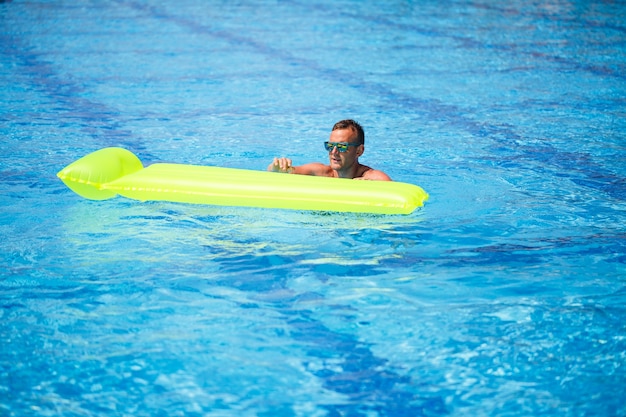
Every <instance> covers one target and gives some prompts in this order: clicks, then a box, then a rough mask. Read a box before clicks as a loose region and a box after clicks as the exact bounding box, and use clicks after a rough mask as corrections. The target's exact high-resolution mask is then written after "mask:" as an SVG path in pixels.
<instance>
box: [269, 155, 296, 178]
mask: <svg viewBox="0 0 626 417" xmlns="http://www.w3.org/2000/svg"><path fill="white" fill-rule="evenodd" d="M267 170H268V171H271V172H285V173H287V174H291V173H292V172H293V170H294V168H293V165H291V159H289V158H284V157H282V158H274V161H272V163H271V164H269V166H268V167H267Z"/></svg>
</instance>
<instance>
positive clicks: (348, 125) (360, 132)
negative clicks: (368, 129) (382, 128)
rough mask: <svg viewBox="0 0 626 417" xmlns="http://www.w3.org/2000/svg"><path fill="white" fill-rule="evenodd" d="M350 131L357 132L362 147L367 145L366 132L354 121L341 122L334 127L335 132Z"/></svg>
mask: <svg viewBox="0 0 626 417" xmlns="http://www.w3.org/2000/svg"><path fill="white" fill-rule="evenodd" d="M341 129H350V130H352V131H353V132H356V135H357V139H358V141H359V143H360V144H361V145H365V132H363V128H362V127H361V125H360V124H358V123H357V122H355V121H354V120H352V119H346V120H340V121H338V122H337V123H335V125H334V126H333V130H341Z"/></svg>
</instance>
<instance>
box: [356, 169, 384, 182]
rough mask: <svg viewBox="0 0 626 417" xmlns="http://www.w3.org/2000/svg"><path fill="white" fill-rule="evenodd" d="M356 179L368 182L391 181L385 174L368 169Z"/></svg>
mask: <svg viewBox="0 0 626 417" xmlns="http://www.w3.org/2000/svg"><path fill="white" fill-rule="evenodd" d="M358 179H362V180H369V181H391V178H390V177H389V175H387V174H385V173H384V172H382V171H378V170H377V169H372V168H369V167H368V169H367V170H366V171H364V172H363V175H361V177H359V178H358Z"/></svg>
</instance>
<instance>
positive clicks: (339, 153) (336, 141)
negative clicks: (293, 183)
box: [267, 120, 391, 181]
mask: <svg viewBox="0 0 626 417" xmlns="http://www.w3.org/2000/svg"><path fill="white" fill-rule="evenodd" d="M324 145H325V147H326V150H327V151H328V156H329V160H330V164H329V165H324V164H322V163H320V162H311V163H308V164H304V165H300V166H293V165H292V164H291V159H289V158H284V157H283V158H274V161H273V162H272V163H271V164H270V165H269V166H268V167H267V170H268V171H273V172H286V173H289V174H300V175H315V176H319V177H334V178H351V179H355V180H377V181H391V178H389V176H388V175H387V174H385V173H384V172H382V171H378V170H375V169H372V168H370V167H368V166H366V165H363V164H361V163H360V162H359V156H361V155H363V152H364V151H365V133H364V132H363V128H362V127H361V125H359V124H358V123H357V122H355V121H354V120H341V121H339V122H337V123H335V125H334V126H333V130H332V132H330V139H329V141H328V142H325V143H324Z"/></svg>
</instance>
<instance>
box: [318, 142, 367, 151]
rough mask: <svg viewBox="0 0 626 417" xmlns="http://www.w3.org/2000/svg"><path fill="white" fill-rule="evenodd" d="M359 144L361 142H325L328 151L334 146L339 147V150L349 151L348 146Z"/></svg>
mask: <svg viewBox="0 0 626 417" xmlns="http://www.w3.org/2000/svg"><path fill="white" fill-rule="evenodd" d="M359 145H360V143H339V142H324V148H325V149H326V150H327V151H328V152H331V151H332V150H333V149H334V148H337V150H338V151H339V152H341V153H343V152H348V148H349V147H350V146H359Z"/></svg>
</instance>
